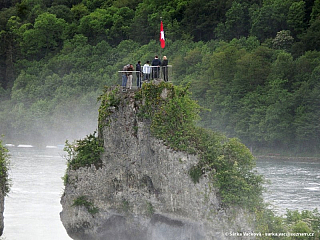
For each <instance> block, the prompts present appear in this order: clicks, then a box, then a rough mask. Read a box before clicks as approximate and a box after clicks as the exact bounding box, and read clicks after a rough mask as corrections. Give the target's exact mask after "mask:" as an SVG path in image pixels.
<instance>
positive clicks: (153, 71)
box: [118, 65, 172, 89]
mask: <svg viewBox="0 0 320 240" xmlns="http://www.w3.org/2000/svg"><path fill="white" fill-rule="evenodd" d="M141 67H143V66H141ZM118 73H119V75H120V85H121V86H122V87H123V88H124V89H136V88H141V86H142V83H143V82H146V81H152V80H158V81H166V82H168V81H170V79H171V76H172V65H168V66H159V67H158V66H149V71H146V72H145V73H143V72H139V71H118Z"/></svg>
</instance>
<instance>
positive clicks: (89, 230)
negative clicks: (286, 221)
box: [61, 93, 252, 240]
mask: <svg viewBox="0 0 320 240" xmlns="http://www.w3.org/2000/svg"><path fill="white" fill-rule="evenodd" d="M123 94H127V93H123ZM133 99H134V97H133V95H132V94H131V95H127V100H126V103H127V104H120V105H119V106H118V108H117V109H116V110H114V109H113V111H112V114H111V115H110V116H109V118H110V121H108V122H109V124H108V126H104V127H103V129H102V131H101V137H103V139H104V148H105V152H104V153H103V156H102V161H103V166H102V167H101V168H99V169H96V167H94V166H93V165H92V166H91V167H89V168H80V169H78V170H68V172H67V174H68V184H67V185H66V187H65V192H64V194H63V196H62V199H61V204H62V207H63V211H62V212H61V220H62V223H63V225H64V227H65V228H66V230H67V232H68V234H69V236H70V237H71V238H73V239H75V240H89V239H95V240H102V239H103V240H107V239H110V240H172V239H179V240H187V239H188V240H202V239H203V240H209V239H210V240H212V239H222V240H223V239H227V237H225V232H231V231H235V232H236V231H239V229H241V230H243V231H247V232H249V231H252V222H251V223H250V221H248V220H247V219H249V218H250V216H249V215H248V213H246V212H245V211H243V210H242V209H236V208H234V209H227V210H226V209H221V207H220V202H219V199H218V197H217V194H216V190H215V189H214V188H213V186H212V185H211V184H210V179H209V176H206V177H202V178H201V179H200V182H199V183H197V184H195V183H193V181H192V180H191V178H190V176H189V169H190V168H191V167H192V166H194V165H195V164H196V163H197V162H198V161H199V157H198V156H197V155H190V154H186V153H184V152H179V151H174V150H172V149H170V148H169V147H168V146H166V145H165V144H164V142H163V141H161V140H159V139H156V138H155V137H153V136H152V135H151V133H150V122H148V121H140V120H139V118H138V117H137V109H136V105H135V104H132V101H133ZM79 196H87V197H88V199H89V200H90V202H91V203H92V204H93V205H94V206H95V207H97V208H98V209H99V211H98V212H97V213H95V214H91V213H89V211H88V209H87V208H86V207H84V206H73V201H74V199H76V198H77V197H79Z"/></svg>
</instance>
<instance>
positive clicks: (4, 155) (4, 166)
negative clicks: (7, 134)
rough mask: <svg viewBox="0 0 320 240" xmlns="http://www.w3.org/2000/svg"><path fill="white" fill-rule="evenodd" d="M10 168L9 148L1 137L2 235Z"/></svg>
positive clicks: (0, 233) (0, 189)
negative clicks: (3, 143)
mask: <svg viewBox="0 0 320 240" xmlns="http://www.w3.org/2000/svg"><path fill="white" fill-rule="evenodd" d="M8 168H9V155H8V149H7V148H5V147H4V146H3V145H2V141H1V139H0V236H1V235H2V233H3V229H4V217H3V213H4V200H5V196H6V195H7V194H8V192H9V188H10V186H9V178H8Z"/></svg>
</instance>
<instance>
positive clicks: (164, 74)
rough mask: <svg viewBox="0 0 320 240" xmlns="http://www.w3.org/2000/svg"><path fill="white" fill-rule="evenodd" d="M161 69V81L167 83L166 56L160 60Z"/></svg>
mask: <svg viewBox="0 0 320 240" xmlns="http://www.w3.org/2000/svg"><path fill="white" fill-rule="evenodd" d="M161 67H162V75H163V80H164V81H165V82H168V59H167V57H166V56H163V58H162V63H161Z"/></svg>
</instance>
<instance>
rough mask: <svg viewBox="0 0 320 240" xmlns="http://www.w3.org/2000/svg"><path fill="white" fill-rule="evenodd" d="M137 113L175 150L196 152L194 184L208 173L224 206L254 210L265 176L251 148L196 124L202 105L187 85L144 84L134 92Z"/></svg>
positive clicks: (157, 135)
mask: <svg viewBox="0 0 320 240" xmlns="http://www.w3.org/2000/svg"><path fill="white" fill-rule="evenodd" d="M135 98H136V101H138V102H139V101H140V104H139V103H138V104H137V105H138V106H139V111H138V115H139V116H140V117H142V118H147V119H151V132H152V134H153V135H154V136H156V137H158V138H160V139H162V140H164V141H165V143H166V144H167V145H168V146H170V147H171V148H173V149H175V150H182V151H186V152H189V153H196V154H198V155H199V156H200V161H199V163H198V164H197V165H196V166H194V167H192V168H191V169H190V171H189V172H190V177H191V178H192V179H193V181H194V182H195V183H197V182H199V180H200V178H201V176H202V175H203V174H204V173H206V174H207V175H209V177H210V179H211V180H212V181H211V183H212V186H215V187H216V188H217V189H219V195H220V197H221V202H222V205H223V206H230V205H240V206H242V207H246V208H248V209H251V210H252V209H255V208H257V207H258V206H260V205H261V203H262V198H261V193H262V190H263V188H262V183H263V179H262V177H261V176H260V175H258V174H257V173H256V172H255V171H254V170H253V168H254V167H255V161H254V158H253V156H252V154H251V153H250V151H249V149H248V148H247V147H245V146H244V145H243V144H242V143H240V142H239V141H238V140H237V139H227V138H225V137H224V136H222V135H220V134H217V133H214V132H212V131H210V130H205V129H203V128H200V127H197V126H195V121H196V119H197V117H198V114H199V109H200V106H199V105H198V104H197V103H196V102H195V101H194V100H192V99H191V98H190V93H189V91H188V88H187V87H180V86H174V85H172V84H171V83H165V82H161V83H160V84H158V85H156V84H152V83H149V84H144V85H143V87H142V89H141V91H139V92H137V93H136V94H135Z"/></svg>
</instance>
